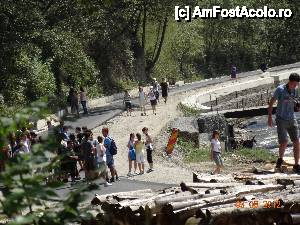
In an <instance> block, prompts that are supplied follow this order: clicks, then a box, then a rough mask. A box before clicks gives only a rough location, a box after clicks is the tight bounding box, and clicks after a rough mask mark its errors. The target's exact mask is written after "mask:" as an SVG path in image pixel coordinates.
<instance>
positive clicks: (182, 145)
mask: <svg viewBox="0 0 300 225" xmlns="http://www.w3.org/2000/svg"><path fill="white" fill-rule="evenodd" d="M177 144H178V147H179V149H180V151H181V153H182V154H183V156H184V161H185V162H187V163H194V162H207V161H210V148H209V147H208V146H207V147H204V148H198V147H195V144H194V143H193V142H191V141H185V140H182V139H180V138H179V139H178V141H177Z"/></svg>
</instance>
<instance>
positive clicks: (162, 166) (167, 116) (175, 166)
mask: <svg viewBox="0 0 300 225" xmlns="http://www.w3.org/2000/svg"><path fill="white" fill-rule="evenodd" d="M245 79H246V80H249V78H245ZM245 79H240V80H239V81H238V82H243V80H245ZM252 79H256V77H255V76H253V77H252ZM232 84H233V82H232V81H228V82H225V83H222V84H219V85H215V86H214V87H215V88H218V87H220V86H225V85H232ZM211 89H212V87H211V86H210V87H204V88H201V89H198V90H194V91H190V92H185V93H181V94H178V95H174V96H171V97H170V98H169V99H168V103H167V104H165V103H163V102H162V101H161V102H160V103H159V104H158V107H157V115H153V114H152V110H151V109H150V106H149V105H148V106H147V108H148V112H147V113H148V115H147V116H141V115H140V112H139V111H135V112H133V113H132V116H131V117H128V116H126V113H122V114H121V115H120V116H117V117H115V118H113V119H111V120H109V121H108V122H107V124H106V125H104V126H107V127H109V129H110V135H111V137H113V138H114V140H115V141H116V143H117V146H118V154H117V155H116V157H115V164H116V169H117V171H118V173H119V175H120V176H126V174H127V173H128V150H127V147H126V145H127V143H128V139H129V134H130V133H137V132H140V133H142V128H143V127H148V128H149V133H150V135H151V136H152V137H153V138H154V141H155V145H154V152H153V154H154V156H153V159H154V171H153V172H151V173H148V174H147V173H146V174H144V175H138V176H134V177H131V178H130V179H134V180H142V181H151V182H158V183H168V184H178V183H179V182H181V181H185V182H191V181H192V171H195V170H196V171H200V172H209V171H211V169H212V168H213V163H212V162H208V163H201V165H197V164H196V165H184V164H183V163H182V160H181V159H182V158H180V157H181V156H179V155H178V154H177V155H176V152H175V156H174V157H172V158H167V157H165V156H164V148H165V146H166V144H167V143H166V142H167V138H168V136H167V135H166V134H165V135H163V134H164V132H166V126H167V124H168V122H170V121H172V120H174V119H175V118H177V117H179V116H180V115H181V112H180V111H179V110H177V105H178V104H179V103H180V102H181V101H182V100H183V99H184V98H186V97H189V96H191V95H193V94H196V93H197V94H199V93H201V92H202V93H205V92H207V91H208V90H211ZM102 127H103V126H100V127H97V128H95V129H94V130H93V132H94V136H95V137H96V136H97V135H100V134H101V129H102ZM145 159H146V157H145ZM206 164H207V165H206ZM225 165H226V164H225ZM147 169H148V164H147V162H146V163H145V170H147ZM228 172H230V171H228Z"/></svg>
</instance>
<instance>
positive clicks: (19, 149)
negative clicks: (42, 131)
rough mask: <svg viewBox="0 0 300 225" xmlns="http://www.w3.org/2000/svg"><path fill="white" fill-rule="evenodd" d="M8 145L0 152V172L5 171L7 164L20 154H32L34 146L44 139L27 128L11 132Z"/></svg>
mask: <svg viewBox="0 0 300 225" xmlns="http://www.w3.org/2000/svg"><path fill="white" fill-rule="evenodd" d="M7 140H8V143H7V145H5V146H4V147H3V148H2V149H1V151H0V172H1V171H4V169H5V162H6V161H7V160H8V159H10V158H15V157H16V156H17V155H19V154H30V153H31V152H32V149H33V146H34V145H35V144H37V143H40V142H42V139H41V138H40V137H38V135H37V134H36V133H35V132H33V131H32V130H30V129H27V128H26V127H23V128H21V129H20V130H17V131H16V132H15V133H14V132H11V133H10V134H9V135H8V137H7Z"/></svg>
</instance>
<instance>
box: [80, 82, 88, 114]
mask: <svg viewBox="0 0 300 225" xmlns="http://www.w3.org/2000/svg"><path fill="white" fill-rule="evenodd" d="M80 102H81V105H82V109H83V114H88V109H87V97H86V92H85V91H84V89H83V87H80Z"/></svg>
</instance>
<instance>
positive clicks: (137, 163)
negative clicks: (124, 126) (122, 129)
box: [127, 127, 153, 177]
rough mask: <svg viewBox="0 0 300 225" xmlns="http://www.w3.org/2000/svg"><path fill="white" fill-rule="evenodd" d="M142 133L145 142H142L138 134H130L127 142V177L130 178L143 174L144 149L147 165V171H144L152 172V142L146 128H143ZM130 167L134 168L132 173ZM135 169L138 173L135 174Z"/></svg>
mask: <svg viewBox="0 0 300 225" xmlns="http://www.w3.org/2000/svg"><path fill="white" fill-rule="evenodd" d="M142 132H143V134H144V136H145V140H144V141H143V140H142V135H141V134H140V133H136V134H134V133H131V134H130V135H129V141H128V144H127V148H128V162H129V171H128V174H127V176H129V177H131V176H133V175H138V174H139V175H141V174H144V172H145V159H144V158H145V156H144V155H145V149H146V156H147V161H148V164H149V169H148V170H147V171H146V172H147V173H150V172H152V171H153V159H152V151H153V140H152V138H151V136H150V135H149V133H148V128H147V127H144V128H143V129H142ZM132 166H133V167H134V172H133V173H132ZM137 169H139V173H137Z"/></svg>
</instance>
